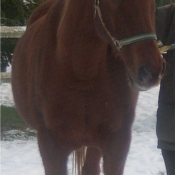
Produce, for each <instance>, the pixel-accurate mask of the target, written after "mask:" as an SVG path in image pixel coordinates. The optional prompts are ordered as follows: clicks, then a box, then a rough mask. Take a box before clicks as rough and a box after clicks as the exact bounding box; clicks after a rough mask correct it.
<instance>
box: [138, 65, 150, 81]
mask: <svg viewBox="0 0 175 175" xmlns="http://www.w3.org/2000/svg"><path fill="white" fill-rule="evenodd" d="M151 78H152V73H151V70H150V68H149V67H148V66H142V67H141V68H140V70H139V81H140V83H142V84H145V83H147V82H149V81H150V79H151Z"/></svg>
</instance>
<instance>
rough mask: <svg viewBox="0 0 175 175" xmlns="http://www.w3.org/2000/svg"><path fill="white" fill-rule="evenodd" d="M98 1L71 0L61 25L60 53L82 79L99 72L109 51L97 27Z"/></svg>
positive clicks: (59, 34)
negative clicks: (96, 7) (95, 16)
mask: <svg viewBox="0 0 175 175" xmlns="http://www.w3.org/2000/svg"><path fill="white" fill-rule="evenodd" d="M94 3H95V2H94V0H74V1H72V0H67V1H66V2H65V7H64V9H63V13H62V19H61V21H60V26H59V29H58V49H57V50H58V55H59V56H60V57H62V60H65V61H66V60H67V63H69V64H72V65H71V66H72V67H73V71H74V74H75V76H76V77H77V78H78V79H85V78H88V79H89V78H92V77H91V76H92V74H93V76H95V75H97V74H98V71H97V69H98V66H99V64H100V62H101V61H102V60H104V59H105V55H106V49H107V43H106V42H105V41H104V40H102V39H101V38H100V37H99V35H98V33H97V30H96V27H95V22H94V21H95V20H94V13H95V9H94ZM103 58H104V59H103Z"/></svg>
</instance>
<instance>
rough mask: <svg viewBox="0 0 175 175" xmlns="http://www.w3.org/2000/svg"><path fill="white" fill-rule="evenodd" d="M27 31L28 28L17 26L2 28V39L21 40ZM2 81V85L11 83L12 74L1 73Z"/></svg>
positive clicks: (0, 32) (0, 34) (0, 35)
mask: <svg viewBox="0 0 175 175" xmlns="http://www.w3.org/2000/svg"><path fill="white" fill-rule="evenodd" d="M25 30H26V27H23V26H15V27H7V26H1V31H0V37H1V38H21V36H22V35H23V33H24V32H25ZM0 79H1V83H10V81H11V72H1V74H0Z"/></svg>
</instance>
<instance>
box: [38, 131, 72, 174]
mask: <svg viewBox="0 0 175 175" xmlns="http://www.w3.org/2000/svg"><path fill="white" fill-rule="evenodd" d="M37 136H38V145H39V149H40V154H41V157H42V160H43V164H44V168H45V174H46V175H66V174H67V167H66V164H67V158H68V156H69V154H70V152H71V151H70V150H68V149H67V148H66V147H63V146H62V145H60V143H58V141H56V138H55V136H54V135H53V134H52V133H51V132H49V131H48V130H47V129H43V128H42V129H40V130H38V133H37Z"/></svg>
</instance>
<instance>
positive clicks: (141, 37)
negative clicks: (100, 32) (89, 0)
mask: <svg viewBox="0 0 175 175" xmlns="http://www.w3.org/2000/svg"><path fill="white" fill-rule="evenodd" d="M99 4H100V0H95V16H94V17H96V15H97V14H98V16H99V19H100V21H101V23H102V25H103V27H104V29H105V31H106V33H107V34H108V36H109V37H110V38H111V40H112V41H113V43H114V45H115V46H116V48H117V49H118V50H119V51H121V48H122V47H123V46H126V45H130V44H133V43H136V42H139V41H143V40H149V39H154V40H157V35H156V34H155V33H145V34H141V35H136V36H132V37H129V38H125V39H121V40H117V39H116V38H114V37H113V36H112V35H111V33H110V32H109V30H108V29H107V28H106V26H105V23H104V21H103V18H102V13H101V9H100V6H99Z"/></svg>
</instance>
